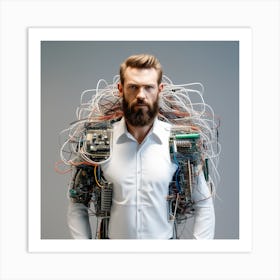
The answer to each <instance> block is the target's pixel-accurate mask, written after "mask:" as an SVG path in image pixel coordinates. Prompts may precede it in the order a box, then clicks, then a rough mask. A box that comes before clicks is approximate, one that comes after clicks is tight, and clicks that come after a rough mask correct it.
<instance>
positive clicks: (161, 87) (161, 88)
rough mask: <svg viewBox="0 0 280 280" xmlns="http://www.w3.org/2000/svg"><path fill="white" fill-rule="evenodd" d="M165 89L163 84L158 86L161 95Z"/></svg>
mask: <svg viewBox="0 0 280 280" xmlns="http://www.w3.org/2000/svg"><path fill="white" fill-rule="evenodd" d="M163 87H164V85H163V83H161V84H159V86H158V89H159V93H160V92H162V90H163Z"/></svg>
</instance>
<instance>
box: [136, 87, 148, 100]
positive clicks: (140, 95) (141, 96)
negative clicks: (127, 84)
mask: <svg viewBox="0 0 280 280" xmlns="http://www.w3.org/2000/svg"><path fill="white" fill-rule="evenodd" d="M145 97H146V94H145V89H144V88H143V87H140V88H139V90H138V92H137V95H136V98H137V99H145Z"/></svg>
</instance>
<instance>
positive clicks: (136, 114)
mask: <svg viewBox="0 0 280 280" xmlns="http://www.w3.org/2000/svg"><path fill="white" fill-rule="evenodd" d="M137 104H143V102H142V101H140V100H139V101H138V103H136V104H135V105H137ZM135 105H132V107H129V104H128V102H127V101H126V99H125V97H124V96H123V100H122V108H123V113H124V117H125V119H126V121H127V122H128V123H129V124H131V125H132V126H138V127H139V126H146V125H149V124H151V123H152V122H153V120H154V119H155V117H156V116H157V114H158V111H159V105H158V99H157V100H156V101H155V102H154V103H153V104H152V106H151V105H148V104H146V105H147V106H148V111H146V110H144V109H143V108H138V109H135Z"/></svg>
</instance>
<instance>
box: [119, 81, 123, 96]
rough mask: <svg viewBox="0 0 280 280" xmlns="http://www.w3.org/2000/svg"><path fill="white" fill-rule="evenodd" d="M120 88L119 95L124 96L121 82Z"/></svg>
mask: <svg viewBox="0 0 280 280" xmlns="http://www.w3.org/2000/svg"><path fill="white" fill-rule="evenodd" d="M118 90H119V96H120V97H123V87H122V84H121V83H118Z"/></svg>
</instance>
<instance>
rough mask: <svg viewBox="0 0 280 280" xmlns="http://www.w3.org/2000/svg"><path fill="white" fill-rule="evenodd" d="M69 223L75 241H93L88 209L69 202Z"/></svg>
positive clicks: (79, 204)
mask: <svg viewBox="0 0 280 280" xmlns="http://www.w3.org/2000/svg"><path fill="white" fill-rule="evenodd" d="M67 223H68V227H69V230H70V233H71V236H72V237H73V238H74V239H92V233H91V227H90V222H89V215H88V207H87V206H85V205H84V204H83V203H74V202H72V201H70V200H69V205H68V212H67Z"/></svg>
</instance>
